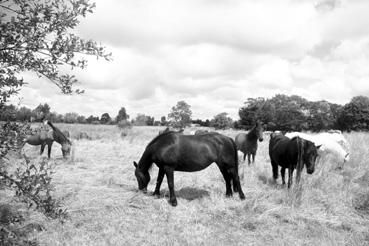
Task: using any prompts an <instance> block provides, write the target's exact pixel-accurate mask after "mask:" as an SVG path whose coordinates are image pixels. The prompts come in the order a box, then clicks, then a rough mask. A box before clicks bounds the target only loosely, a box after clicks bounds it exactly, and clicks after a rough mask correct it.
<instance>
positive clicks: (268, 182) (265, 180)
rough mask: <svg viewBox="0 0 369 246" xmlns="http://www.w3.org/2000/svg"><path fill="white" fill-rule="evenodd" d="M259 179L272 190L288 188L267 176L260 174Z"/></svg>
mask: <svg viewBox="0 0 369 246" xmlns="http://www.w3.org/2000/svg"><path fill="white" fill-rule="evenodd" d="M257 177H258V180H259V181H260V182H262V183H263V184H265V185H268V186H270V187H272V188H277V189H284V188H286V185H282V184H279V183H278V182H276V181H275V180H274V179H273V178H272V177H267V176H266V175H265V174H262V173H259V174H258V176H257Z"/></svg>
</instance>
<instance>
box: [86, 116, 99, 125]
mask: <svg viewBox="0 0 369 246" xmlns="http://www.w3.org/2000/svg"><path fill="white" fill-rule="evenodd" d="M86 121H87V123H88V124H92V122H94V121H100V120H99V117H97V116H93V115H90V116H89V117H88V118H87V119H86Z"/></svg>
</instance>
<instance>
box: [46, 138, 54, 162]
mask: <svg viewBox="0 0 369 246" xmlns="http://www.w3.org/2000/svg"><path fill="white" fill-rule="evenodd" d="M52 146H53V142H51V143H49V144H48V145H47V156H48V157H49V159H50V156H51V147H52Z"/></svg>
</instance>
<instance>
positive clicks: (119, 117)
mask: <svg viewBox="0 0 369 246" xmlns="http://www.w3.org/2000/svg"><path fill="white" fill-rule="evenodd" d="M128 119H129V115H128V114H127V112H126V109H125V108H124V107H121V108H120V110H119V112H118V115H117V117H116V118H115V121H116V122H117V123H118V122H120V121H122V120H128Z"/></svg>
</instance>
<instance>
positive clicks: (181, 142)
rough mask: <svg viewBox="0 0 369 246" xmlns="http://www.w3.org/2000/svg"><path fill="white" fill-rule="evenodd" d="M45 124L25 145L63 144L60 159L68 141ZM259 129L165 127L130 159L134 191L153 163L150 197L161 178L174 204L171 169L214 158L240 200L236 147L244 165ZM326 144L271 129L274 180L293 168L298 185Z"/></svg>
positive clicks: (197, 166) (188, 168) (196, 167)
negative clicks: (137, 156) (227, 132)
mask: <svg viewBox="0 0 369 246" xmlns="http://www.w3.org/2000/svg"><path fill="white" fill-rule="evenodd" d="M45 124H47V125H49V126H50V127H51V130H50V131H41V132H40V133H38V134H34V135H31V136H29V137H27V138H26V139H25V141H24V143H28V144H31V145H41V154H42V153H43V151H44V148H45V146H46V145H48V157H49V158H50V152H51V146H52V144H53V141H56V142H58V143H59V144H60V145H61V147H62V153H63V157H65V158H67V157H68V156H69V155H70V150H71V145H72V143H71V141H70V140H69V139H68V137H67V136H66V133H63V132H62V131H60V130H59V129H58V128H57V127H55V126H54V125H53V124H52V123H51V122H50V121H46V122H45ZM263 132H264V128H263V124H262V123H261V122H260V121H257V122H256V123H255V125H254V126H253V127H252V129H251V130H250V131H249V132H248V133H239V134H238V135H236V137H235V139H233V138H230V137H228V136H225V135H223V134H220V133H218V132H214V131H207V130H197V131H196V132H195V133H194V134H193V135H185V134H184V133H183V130H179V131H173V130H170V129H169V127H167V128H166V129H165V130H163V131H160V132H159V134H158V135H157V136H156V137H155V138H154V139H153V140H151V141H150V143H149V144H148V145H147V146H146V148H145V150H144V152H143V154H142V156H141V158H140V160H139V161H138V163H136V162H133V164H134V167H135V176H136V179H137V183H138V189H139V190H140V191H143V192H144V193H146V192H147V186H148V184H149V182H150V173H149V170H150V168H151V167H152V165H153V163H155V164H156V166H157V167H158V168H159V171H158V176H157V182H156V187H155V191H154V193H153V195H155V196H159V195H160V186H161V184H162V181H163V178H164V176H166V177H167V182H168V188H169V203H170V204H171V205H173V206H176V205H177V199H176V195H175V191H174V171H182V172H196V171H200V170H203V169H205V168H207V167H208V166H209V165H210V164H212V163H214V162H215V163H216V165H217V166H218V168H219V170H220V172H221V174H222V176H223V178H224V181H225V184H226V196H232V194H233V192H237V193H238V194H239V197H240V199H241V200H242V199H245V195H244V193H243V191H242V187H241V184H240V178H239V172H238V166H239V161H238V151H241V152H242V153H243V154H244V156H243V160H244V161H245V159H246V156H247V157H248V164H249V165H250V163H251V158H252V162H254V161H255V155H256V152H257V148H258V141H260V142H261V141H263ZM327 143H328V142H327ZM327 143H322V144H317V143H316V142H314V140H312V139H309V138H308V137H303V136H300V135H298V134H297V135H296V134H295V135H291V136H287V134H286V135H284V134H282V133H281V132H278V131H276V132H272V133H271V134H270V140H269V157H270V160H271V165H272V172H273V179H274V182H276V181H277V179H278V167H279V166H280V167H281V171H280V173H281V177H282V184H283V185H285V170H286V169H288V185H287V186H288V188H290V187H291V185H292V178H293V172H294V170H296V183H297V184H298V183H299V181H300V177H301V173H302V170H303V168H304V167H306V172H307V173H308V174H312V173H313V172H314V169H315V163H316V160H317V157H318V155H319V150H320V149H323V148H322V145H324V146H325V148H327V146H329V145H327ZM347 156H348V153H347V155H345V160H347ZM232 188H233V190H232Z"/></svg>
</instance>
